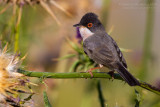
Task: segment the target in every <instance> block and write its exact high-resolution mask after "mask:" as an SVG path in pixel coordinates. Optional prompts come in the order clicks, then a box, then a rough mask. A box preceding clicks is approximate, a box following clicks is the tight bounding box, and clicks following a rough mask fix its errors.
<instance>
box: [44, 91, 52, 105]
mask: <svg viewBox="0 0 160 107" xmlns="http://www.w3.org/2000/svg"><path fill="white" fill-rule="evenodd" d="M43 98H44V104H45V107H52V105H51V104H50V102H49V100H48V96H47V93H46V91H43Z"/></svg>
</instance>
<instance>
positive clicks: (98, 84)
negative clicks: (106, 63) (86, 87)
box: [97, 80, 105, 107]
mask: <svg viewBox="0 0 160 107" xmlns="http://www.w3.org/2000/svg"><path fill="white" fill-rule="evenodd" d="M97 90H98V96H99V101H100V104H101V107H105V99H104V96H103V92H102V88H101V82H100V80H98V83H97Z"/></svg>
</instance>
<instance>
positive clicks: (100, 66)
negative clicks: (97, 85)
mask: <svg viewBox="0 0 160 107" xmlns="http://www.w3.org/2000/svg"><path fill="white" fill-rule="evenodd" d="M102 67H103V65H101V64H99V66H98V67H95V68H91V69H89V70H88V71H87V72H88V73H90V75H91V77H93V73H92V71H93V70H96V69H101V68H102Z"/></svg>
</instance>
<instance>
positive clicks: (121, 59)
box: [109, 36, 127, 68]
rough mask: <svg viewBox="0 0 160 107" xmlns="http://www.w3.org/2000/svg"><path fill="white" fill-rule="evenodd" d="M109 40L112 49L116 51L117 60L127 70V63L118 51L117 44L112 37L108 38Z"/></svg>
mask: <svg viewBox="0 0 160 107" xmlns="http://www.w3.org/2000/svg"><path fill="white" fill-rule="evenodd" d="M109 37H110V36H109ZM110 38H111V40H112V43H113V45H114V47H115V49H116V51H117V54H118V57H119V60H120V61H121V62H122V65H123V66H124V67H125V68H127V63H126V60H125V59H124V57H123V54H122V52H121V50H120V49H119V47H118V45H117V43H116V42H115V41H114V40H113V38H112V37H110Z"/></svg>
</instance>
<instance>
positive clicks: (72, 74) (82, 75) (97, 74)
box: [17, 69, 160, 95]
mask: <svg viewBox="0 0 160 107" xmlns="http://www.w3.org/2000/svg"><path fill="white" fill-rule="evenodd" d="M17 72H19V73H22V74H24V75H26V76H29V77H38V78H42V77H43V78H55V79H73V78H91V75H90V74H89V73H86V72H70V73H51V72H33V71H25V70H21V69H19V70H18V71H17ZM93 75H94V76H93V77H92V78H105V79H111V78H112V77H111V76H110V75H109V74H108V73H106V72H93ZM113 76H114V79H118V80H123V79H122V78H121V76H120V75H119V74H117V73H114V75H113ZM123 81H124V80H123ZM139 82H140V86H139V87H142V88H144V89H147V90H149V91H151V92H153V93H156V94H158V95H160V89H158V88H156V87H154V86H152V85H150V84H148V83H146V82H143V81H139Z"/></svg>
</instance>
